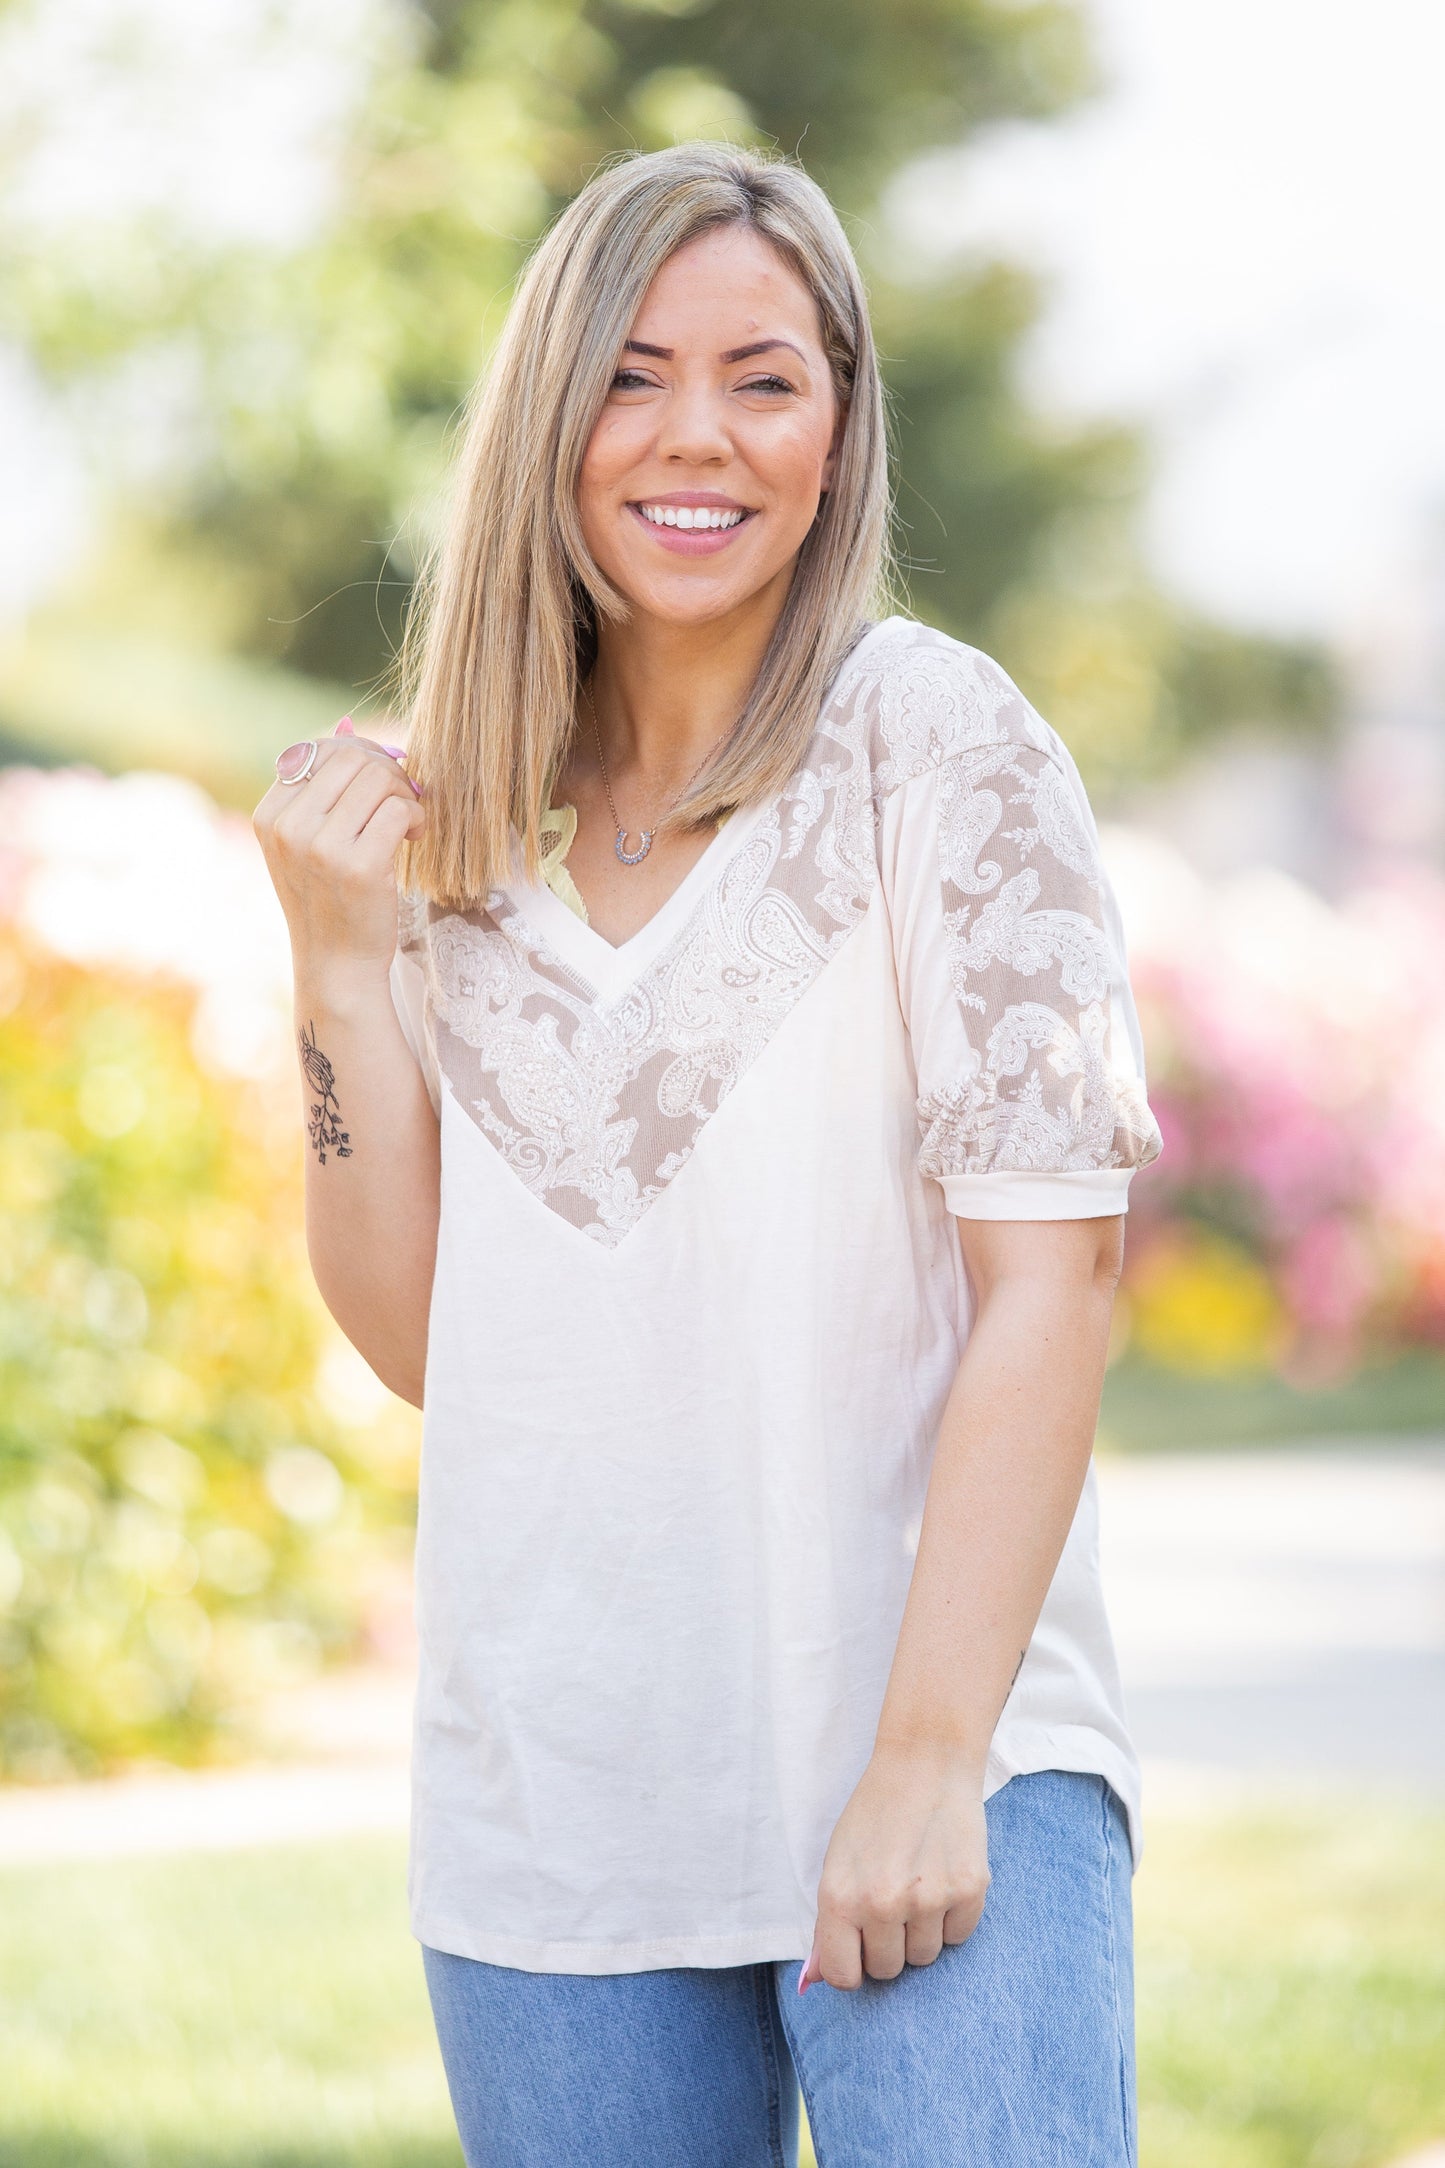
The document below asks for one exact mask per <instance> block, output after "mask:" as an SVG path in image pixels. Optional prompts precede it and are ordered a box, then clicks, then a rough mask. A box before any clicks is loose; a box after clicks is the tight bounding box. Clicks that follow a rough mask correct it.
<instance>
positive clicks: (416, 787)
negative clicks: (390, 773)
mask: <svg viewBox="0 0 1445 2168" xmlns="http://www.w3.org/2000/svg"><path fill="white" fill-rule="evenodd" d="M407 781H408V783H411V777H410V776H408V777H407ZM411 787H412V789H413V790H414V791H415V792H416V795H417V797H418V798H419V797H420V796H421V785H420V783H411Z"/></svg>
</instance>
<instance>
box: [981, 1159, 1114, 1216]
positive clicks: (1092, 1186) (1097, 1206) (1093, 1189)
mask: <svg viewBox="0 0 1445 2168" xmlns="http://www.w3.org/2000/svg"><path fill="white" fill-rule="evenodd" d="M1133 1176H1134V1169H1133V1168H1132V1167H1098V1168H1083V1169H1081V1170H1079V1171H1078V1172H1077V1173H1073V1174H1025V1173H1017V1174H1015V1173H1006V1174H945V1175H941V1176H940V1177H939V1183H940V1187H941V1188H942V1190H943V1194H944V1197H945V1198H946V1200H947V1203H948V1209H949V1211H950V1212H952V1213H953V1214H954V1216H955V1218H957V1219H978V1220H1064V1219H1111V1218H1113V1216H1114V1215H1115V1214H1116V1213H1119V1212H1127V1211H1128V1209H1129V1184H1130V1182H1131V1181H1132V1180H1133Z"/></svg>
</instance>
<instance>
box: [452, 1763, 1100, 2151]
mask: <svg viewBox="0 0 1445 2168" xmlns="http://www.w3.org/2000/svg"><path fill="white" fill-rule="evenodd" d="M988 1829H989V1859H990V1864H991V1867H992V1873H993V1880H992V1883H991V1885H990V1888H989V1893H988V1902H987V1904H986V1905H985V1907H984V1914H983V1918H982V1920H981V1922H980V1923H979V1926H978V1927H977V1928H976V1930H975V1931H974V1933H973V1935H972V1936H971V1937H970V1939H969V1940H968V1941H967V1942H963V1943H959V1944H957V1945H956V1946H955V1947H952V1948H949V1949H945V1950H944V1951H943V1952H942V1954H941V1955H940V1956H939V1957H938V1959H937V1960H936V1961H935V1963H933V1964H932V1965H926V1966H916V1967H915V1966H906V1967H905V1968H904V1970H903V1972H902V1973H901V1974H900V1975H899V1977H898V1978H897V1979H896V1980H865V1981H864V1983H863V1985H862V1987H860V1988H858V1989H857V1990H855V1991H854V1992H852V1993H844V1992H842V1991H841V1990H839V1989H837V1988H831V1987H828V1986H826V1985H817V1984H815V1985H814V1986H812V1987H810V1988H809V1989H808V1992H807V1994H806V1995H804V1996H802V1997H800V1996H799V1995H798V1992H797V1986H798V1975H799V1972H800V1971H801V1969H802V1968H801V1965H800V1963H799V1961H798V1960H797V1959H795V1958H794V1959H788V1960H785V1961H784V1962H781V1963H778V1964H756V1965H737V1966H730V1967H725V1968H721V1969H718V1970H704V1969H701V1968H697V1967H685V1968H679V1969H675V1970H665V1971H657V1972H624V1973H609V1974H605V1975H602V1976H601V1977H598V1976H594V1975H591V1974H579V1973H556V1972H546V1973H543V1972H520V1971H515V1970H513V1969H511V1968H510V1967H508V1966H502V1965H484V1964H479V1963H477V1962H476V1960H475V1959H473V1958H469V1957H453V1956H448V1955H447V1954H445V1953H444V1952H442V1951H439V1950H431V1949H428V1950H426V1951H424V1953H423V1955H424V1959H425V1964H426V1977H427V1986H428V1989H429V1990H430V1993H431V2001H432V2010H433V2013H434V2015H435V2018H436V2026H437V2033H438V2037H439V2038H440V2041H441V2049H442V2059H443V2061H444V2062H445V2064H446V2072H447V2082H448V2084H449V2085H450V2087H451V2095H452V2104H453V2107H454V2108H455V2110H456V2117H457V2123H458V2127H459V2128H460V2131H461V2136H462V2146H463V2149H464V2151H465V2153H466V2158H467V2163H468V2168H574V2164H576V2168H794V2163H795V2162H796V2159H797V2148H798V2086H799V2083H800V2082H801V2085H802V2091H803V2097H804V2099H805V2101H806V2103H807V2109H808V2122H809V2125H810V2127H811V2129H812V2133H813V2143H814V2146H815V2148H816V2150H817V2156H818V2162H819V2168H1133V2162H1134V2160H1135V2140H1134V2006H1133V1970H1132V1938H1131V1918H1130V1887H1129V1883H1130V1859H1129V1840H1128V1835H1127V1832H1126V1828H1125V1822H1124V1815H1123V1810H1122V1809H1121V1807H1120V1805H1119V1803H1118V1801H1117V1800H1116V1798H1115V1797H1114V1794H1113V1792H1112V1791H1111V1790H1110V1789H1109V1787H1108V1785H1107V1784H1106V1783H1105V1782H1104V1780H1103V1778H1102V1777H1097V1776H1074V1775H1067V1774H1065V1773H1063V1772H1062V1771H1058V1770H1048V1771H1045V1772H1043V1773H1042V1774H1040V1775H1036V1776H1022V1777H1015V1778H1014V1779H1013V1780H1012V1782H1011V1783H1009V1784H1006V1785H1005V1786H1004V1787H1003V1789H1002V1791H999V1792H996V1793H995V1794H994V1796H993V1798H992V1799H991V1800H990V1801H989V1803H988Z"/></svg>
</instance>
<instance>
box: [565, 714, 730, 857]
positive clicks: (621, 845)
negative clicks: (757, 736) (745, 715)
mask: <svg viewBox="0 0 1445 2168" xmlns="http://www.w3.org/2000/svg"><path fill="white" fill-rule="evenodd" d="M582 697H583V699H584V700H585V701H586V702H587V712H588V714H589V715H590V716H591V717H592V735H593V737H594V738H595V739H596V741H597V760H598V765H599V766H600V767H601V770H602V788H603V789H604V790H605V791H606V793H607V804H608V807H609V809H610V811H611V814H612V818H613V821H614V822H615V823H616V827H617V841H616V842H615V843H614V845H613V849H614V850H615V851H616V853H617V855H618V857H619V858H620V859H621V860H622V863H623V865H624V866H640V865H641V864H642V861H643V859H644V858H645V857H646V856H647V854H648V852H649V851H650V850H651V849H652V839H653V837H654V836H655V835H656V834H657V825H656V824H654V825H653V826H652V827H651V828H639V829H638V831H637V833H638V834H639V836H641V838H642V841H641V843H640V844H639V845H638V847H637V849H636V850H635V851H629V850H628V848H627V830H626V829H625V828H624V827H623V825H622V816H621V815H620V814H619V812H618V810H617V801H616V799H615V798H614V797H613V795H612V781H611V778H610V777H609V775H608V773H607V755H606V754H605V753H604V752H603V750H602V733H601V731H600V730H599V729H598V727H597V710H596V708H595V706H594V705H593V701H592V689H591V687H590V686H589V684H588V683H587V680H586V678H583V680H582ZM733 727H736V726H733ZM729 735H730V730H725V731H723V733H722V734H721V736H720V737H718V738H715V739H714V741H713V743H712V744H711V745H710V746H709V747H708V749H707V751H706V752H705V753H704V754H703V756H702V759H701V760H700V761H699V762H698V764H697V766H696V767H695V768H694V769H693V771H692V774H691V775H690V776H689V777H688V778H687V781H686V782H685V783H684V784H682V786H681V788H680V789H678V790H675V791H674V792H673V794H672V798H671V801H670V802H669V804H667V805H666V806H664V807H663V809H662V813H661V815H660V819H662V820H665V819H666V818H667V815H668V814H669V813H670V812H671V811H672V808H673V806H675V805H676V804H677V801H678V799H679V798H684V797H686V795H687V793H688V791H689V790H691V788H692V786H693V784H694V783H695V782H696V781H697V779H698V777H699V776H700V775H701V774H702V771H703V769H704V768H705V767H706V766H707V764H708V762H709V761H710V760H711V759H712V756H713V754H714V753H715V752H716V751H717V749H718V747H719V746H720V745H721V744H722V742H723V738H725V737H728V736H729Z"/></svg>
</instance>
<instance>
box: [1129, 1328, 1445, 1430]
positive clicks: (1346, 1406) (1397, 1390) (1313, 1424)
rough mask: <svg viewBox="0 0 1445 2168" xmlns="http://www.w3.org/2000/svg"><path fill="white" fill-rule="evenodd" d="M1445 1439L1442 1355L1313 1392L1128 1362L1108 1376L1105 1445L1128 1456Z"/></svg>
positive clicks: (1268, 1380)
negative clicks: (1296, 1442)
mask: <svg viewBox="0 0 1445 2168" xmlns="http://www.w3.org/2000/svg"><path fill="white" fill-rule="evenodd" d="M1441 1433H1445V1356H1440V1355H1432V1354H1427V1353H1418V1354H1413V1355H1405V1356H1401V1357H1400V1358H1399V1359H1398V1360H1397V1361H1395V1362H1391V1363H1381V1364H1379V1365H1376V1366H1374V1367H1371V1368H1368V1369H1364V1370H1361V1371H1359V1372H1358V1373H1357V1374H1356V1375H1355V1376H1354V1377H1352V1378H1348V1379H1346V1380H1344V1381H1343V1382H1342V1383H1341V1384H1338V1385H1331V1386H1320V1387H1318V1388H1317V1389H1315V1390H1313V1391H1307V1390H1304V1389H1302V1388H1300V1387H1298V1386H1293V1385H1287V1384H1286V1383H1285V1382H1284V1380H1283V1378H1277V1377H1272V1376H1258V1377H1239V1378H1190V1377H1183V1376H1181V1375H1180V1373H1179V1372H1178V1371H1176V1370H1160V1369H1157V1368H1155V1366H1154V1365H1153V1364H1150V1363H1145V1362H1140V1361H1138V1360H1136V1359H1134V1358H1132V1357H1131V1358H1129V1359H1127V1360H1126V1361H1124V1362H1121V1363H1119V1364H1117V1365H1116V1366H1115V1368H1114V1369H1112V1370H1111V1371H1110V1372H1109V1375H1108V1378H1107V1379H1106V1381H1105V1385H1104V1405H1103V1409H1102V1412H1101V1414H1100V1417H1099V1438H1100V1442H1101V1444H1106V1445H1109V1446H1113V1447H1116V1448H1119V1449H1121V1450H1123V1451H1126V1452H1168V1451H1170V1450H1171V1449H1179V1448H1188V1449H1189V1450H1190V1451H1198V1450H1199V1449H1200V1448H1202V1447H1209V1446H1221V1447H1235V1446H1256V1445H1272V1444H1284V1443H1286V1442H1288V1441H1289V1440H1291V1439H1305V1438H1308V1439H1312V1440H1325V1439H1330V1438H1335V1439H1338V1440H1339V1441H1340V1442H1341V1443H1342V1444H1343V1443H1345V1442H1347V1441H1348V1440H1351V1439H1359V1438H1374V1437H1384V1436H1390V1435H1394V1436H1402V1435H1410V1434H1414V1435H1432V1434H1433V1435H1434V1436H1436V1437H1438V1436H1439V1435H1440V1434H1441Z"/></svg>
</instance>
